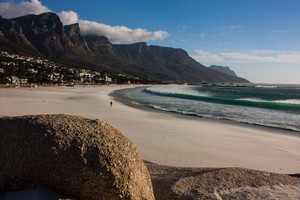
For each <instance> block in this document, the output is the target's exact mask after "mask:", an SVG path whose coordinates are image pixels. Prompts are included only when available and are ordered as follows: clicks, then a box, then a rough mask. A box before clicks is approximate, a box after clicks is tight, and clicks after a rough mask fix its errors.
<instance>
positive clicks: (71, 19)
mask: <svg viewBox="0 0 300 200" xmlns="http://www.w3.org/2000/svg"><path fill="white" fill-rule="evenodd" d="M44 12H51V10H50V9H49V8H47V7H46V6H44V5H42V4H41V2H40V1H39V0H31V1H21V2H19V3H14V2H11V1H8V2H3V3H0V15H2V16H3V17H5V18H14V17H19V16H22V15H27V14H41V13H44ZM57 15H58V16H59V17H60V19H61V21H62V23H63V24H64V25H69V24H74V23H79V26H80V29H81V34H82V35H91V34H92V35H98V36H103V35H104V36H107V37H108V38H109V40H110V41H111V42H140V41H144V42H147V41H155V40H163V39H165V38H166V37H167V36H168V33H167V32H166V31H162V30H158V31H148V30H147V29H144V28H134V29H132V28H128V27H126V26H110V25H107V24H103V23H99V22H94V21H88V20H84V19H80V18H79V15H78V13H76V12H75V11H61V12H59V13H57Z"/></svg>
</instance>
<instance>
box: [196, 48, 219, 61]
mask: <svg viewBox="0 0 300 200" xmlns="http://www.w3.org/2000/svg"><path fill="white" fill-rule="evenodd" d="M192 57H193V58H195V59H196V60H198V61H199V62H210V63H219V62H222V61H223V58H222V57H221V56H220V55H218V54H215V53H211V52H208V51H204V50H202V49H196V50H195V53H194V54H193V55H192Z"/></svg>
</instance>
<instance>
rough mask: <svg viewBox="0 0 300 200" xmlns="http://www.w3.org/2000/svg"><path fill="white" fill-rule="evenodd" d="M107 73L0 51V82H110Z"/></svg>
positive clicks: (17, 83) (110, 79)
mask: <svg viewBox="0 0 300 200" xmlns="http://www.w3.org/2000/svg"><path fill="white" fill-rule="evenodd" d="M111 82H113V80H112V78H111V77H110V76H109V75H108V74H107V73H101V72H97V71H92V70H86V69H79V68H75V67H74V68H72V67H65V66H62V65H57V64H56V63H54V62H52V61H49V60H47V59H43V58H39V57H38V58H34V57H26V56H19V55H17V54H10V53H8V52H3V51H2V52H0V83H1V84H16V85H19V84H27V83H56V84H65V83H74V84H110V83H111Z"/></svg>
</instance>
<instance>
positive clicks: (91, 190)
mask: <svg viewBox="0 0 300 200" xmlns="http://www.w3.org/2000/svg"><path fill="white" fill-rule="evenodd" d="M37 187H45V188H49V189H53V190H55V191H57V192H58V193H60V194H62V195H64V196H66V197H68V198H75V199H89V200H94V199H95V200H96V199H154V196H153V191H152V185H151V179H150V175H149V172H148V170H147V168H146V166H145V165H144V162H143V161H142V160H141V158H140V156H139V153H138V152H137V149H136V147H135V146H134V145H133V144H132V143H131V142H130V141H129V140H128V139H127V138H126V137H125V136H124V135H122V134H121V133H120V132H119V131H118V130H116V129H114V128H113V127H112V126H110V125H109V124H107V123H105V122H103V121H99V120H90V119H86V118H82V117H76V116H69V115H38V116H22V117H4V118H0V193H3V192H8V191H17V190H22V189H28V188H37Z"/></svg>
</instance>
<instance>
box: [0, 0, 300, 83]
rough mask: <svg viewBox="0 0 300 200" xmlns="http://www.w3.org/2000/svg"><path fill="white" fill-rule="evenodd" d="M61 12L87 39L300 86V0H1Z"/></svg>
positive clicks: (7, 10)
mask: <svg viewBox="0 0 300 200" xmlns="http://www.w3.org/2000/svg"><path fill="white" fill-rule="evenodd" d="M43 12H54V13H57V14H58V15H59V17H60V19H61V21H62V22H63V24H65V25H68V24H72V23H79V26H80V29H81V33H82V34H83V35H88V34H95V35H105V36H107V37H108V38H109V39H110V41H111V42H112V43H119V44H123V43H126V44H128V43H135V42H141V41H143V42H147V43H148V45H160V46H166V47H173V48H181V49H184V50H186V51H187V52H188V54H189V55H190V56H191V57H192V58H194V59H195V60H197V61H198V62H200V63H201V64H203V65H205V66H210V65H222V66H229V67H230V68H231V69H233V70H234V71H235V72H236V73H237V74H238V75H239V76H241V77H243V78H246V79H248V80H250V81H251V82H254V83H270V84H271V83H285V84H300V0H88V1H87V0H85V1H84V0H60V1H58V0H41V1H39V0H22V1H17V0H15V1H13V0H8V1H7V0H0V15H2V16H3V17H5V18H14V17H18V16H22V15H26V14H40V13H43Z"/></svg>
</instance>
